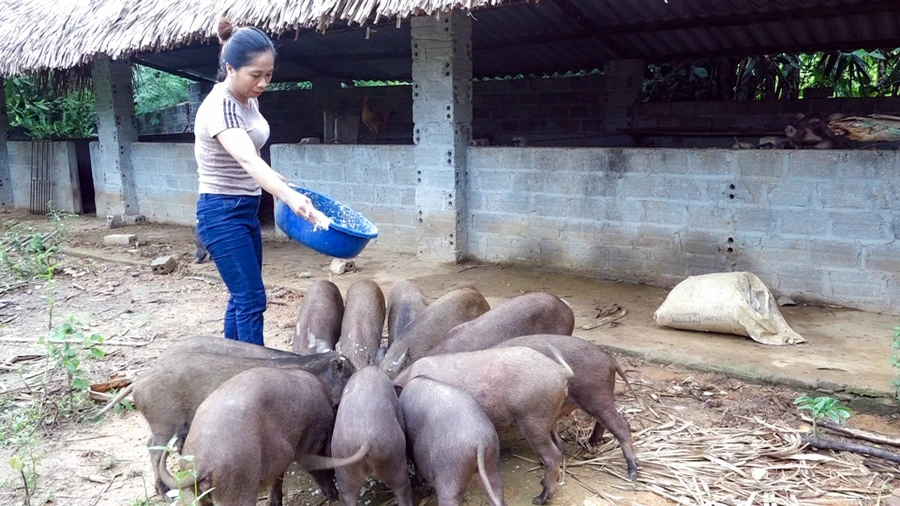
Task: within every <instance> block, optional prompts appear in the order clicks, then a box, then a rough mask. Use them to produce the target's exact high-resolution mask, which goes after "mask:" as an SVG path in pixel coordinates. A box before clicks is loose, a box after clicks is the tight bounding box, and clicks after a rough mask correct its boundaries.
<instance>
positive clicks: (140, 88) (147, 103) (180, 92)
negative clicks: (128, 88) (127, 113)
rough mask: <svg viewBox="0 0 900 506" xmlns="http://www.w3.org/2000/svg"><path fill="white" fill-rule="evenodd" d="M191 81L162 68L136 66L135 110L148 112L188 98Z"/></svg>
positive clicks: (140, 112) (142, 112) (136, 111)
mask: <svg viewBox="0 0 900 506" xmlns="http://www.w3.org/2000/svg"><path fill="white" fill-rule="evenodd" d="M190 84H191V81H190V80H189V79H185V78H183V77H178V76H176V75H172V74H169V73H166V72H162V71H160V70H156V69H152V68H150V67H144V66H141V65H136V66H135V67H134V112H135V113H136V114H146V113H148V112H155V111H158V110H160V109H165V108H166V107H171V106H173V105H176V104H180V103H182V102H187V100H188V86H190Z"/></svg>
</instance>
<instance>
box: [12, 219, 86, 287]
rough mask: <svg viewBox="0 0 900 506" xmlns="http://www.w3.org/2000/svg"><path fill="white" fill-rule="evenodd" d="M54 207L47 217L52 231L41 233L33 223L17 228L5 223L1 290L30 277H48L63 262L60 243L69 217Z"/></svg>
mask: <svg viewBox="0 0 900 506" xmlns="http://www.w3.org/2000/svg"><path fill="white" fill-rule="evenodd" d="M71 216H72V215H71V214H68V213H66V212H64V211H59V210H57V209H55V208H53V205H52V202H51V205H50V212H49V213H48V214H47V219H48V220H49V221H50V224H51V232H50V233H49V234H44V233H40V232H37V231H36V230H35V229H34V228H32V227H23V228H22V229H21V230H17V229H16V228H15V225H14V224H11V223H5V224H4V229H5V230H4V232H3V234H2V236H0V280H3V281H0V292H2V291H4V290H8V289H10V288H11V287H13V286H17V284H19V283H17V282H21V281H29V280H32V279H43V280H45V281H49V280H50V279H51V278H53V275H54V273H55V272H56V270H57V269H58V268H59V267H60V266H61V264H62V257H61V255H60V251H59V249H60V247H61V246H62V245H63V244H64V243H65V242H66V241H67V240H68V238H69V229H68V225H67V220H68V219H69V218H70V217H71Z"/></svg>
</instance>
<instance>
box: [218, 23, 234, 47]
mask: <svg viewBox="0 0 900 506" xmlns="http://www.w3.org/2000/svg"><path fill="white" fill-rule="evenodd" d="M232 33H234V25H232V24H231V22H230V21H228V20H227V19H225V18H222V19H221V20H220V21H219V42H222V43H224V42H225V41H227V40H228V39H230V38H231V34H232Z"/></svg>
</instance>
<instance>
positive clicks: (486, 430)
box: [338, 376, 506, 506]
mask: <svg viewBox="0 0 900 506" xmlns="http://www.w3.org/2000/svg"><path fill="white" fill-rule="evenodd" d="M400 407H401V408H402V409H403V419H404V421H405V422H406V439H407V441H408V445H409V447H410V448H411V449H412V451H411V452H410V453H412V455H413V459H414V461H415V464H416V475H418V476H421V477H422V478H424V479H425V480H427V481H428V482H429V483H431V484H432V485H433V486H434V488H435V491H436V492H437V496H438V504H439V506H458V505H459V504H461V503H462V498H463V495H465V493H466V489H468V488H469V482H471V481H472V477H473V476H474V475H475V473H478V475H479V477H480V478H481V481H480V483H479V484H480V485H481V488H482V490H484V493H485V494H486V495H487V496H488V498H489V499H490V501H491V504H492V505H493V506H505V504H506V502H505V501H504V500H503V480H502V478H501V477H500V439H499V438H498V437H497V431H496V430H495V429H494V426H493V425H492V424H491V420H490V418H488V416H487V415H486V414H485V413H484V410H483V409H481V406H480V405H478V402H477V401H476V400H475V399H473V398H472V396H471V395H469V394H467V393H465V392H463V391H462V390H459V389H457V388H453V387H451V386H449V385H445V384H443V383H439V382H437V381H434V380H432V379H429V378H426V377H422V376H420V377H418V378H415V379H413V380H412V381H410V382H409V383H407V384H406V387H404V388H403V391H402V393H401V394H400ZM338 487H339V488H340V484H338Z"/></svg>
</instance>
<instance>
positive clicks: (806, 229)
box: [778, 211, 831, 237]
mask: <svg viewBox="0 0 900 506" xmlns="http://www.w3.org/2000/svg"><path fill="white" fill-rule="evenodd" d="M778 215H779V216H780V217H781V233H782V234H785V235H802V236H810V237H824V236H828V235H830V233H831V223H830V219H829V216H828V214H826V213H823V212H822V211H779V213H778Z"/></svg>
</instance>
